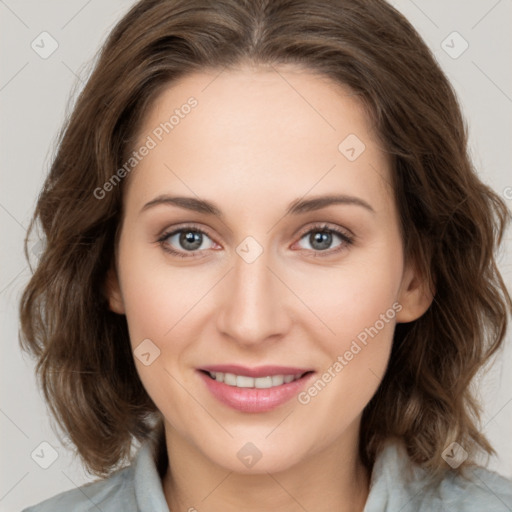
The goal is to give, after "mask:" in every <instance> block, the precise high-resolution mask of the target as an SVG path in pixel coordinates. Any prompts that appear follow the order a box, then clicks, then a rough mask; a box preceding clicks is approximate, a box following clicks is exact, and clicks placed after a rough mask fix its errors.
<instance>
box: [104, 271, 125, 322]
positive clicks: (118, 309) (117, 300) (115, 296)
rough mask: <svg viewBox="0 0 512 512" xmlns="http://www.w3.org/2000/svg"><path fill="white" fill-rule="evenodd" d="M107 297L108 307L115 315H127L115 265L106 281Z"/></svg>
mask: <svg viewBox="0 0 512 512" xmlns="http://www.w3.org/2000/svg"><path fill="white" fill-rule="evenodd" d="M105 295H106V297H107V300H108V305H109V307H110V309H111V311H113V312H114V313H118V314H119V315H124V314H125V309H124V301H123V296H122V294H121V287H120V286H119V278H118V277H117V271H116V268H115V266H114V265H112V266H111V267H110V269H109V270H108V272H107V277H106V279H105Z"/></svg>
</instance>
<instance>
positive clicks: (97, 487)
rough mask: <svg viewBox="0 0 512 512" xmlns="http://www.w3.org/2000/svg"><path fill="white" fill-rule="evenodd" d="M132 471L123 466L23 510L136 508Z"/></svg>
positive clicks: (129, 510)
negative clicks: (110, 473) (97, 479)
mask: <svg viewBox="0 0 512 512" xmlns="http://www.w3.org/2000/svg"><path fill="white" fill-rule="evenodd" d="M132 473H133V469H132V467H127V468H124V469H121V470H119V471H117V472H115V473H114V474H113V475H112V476H110V477H109V478H106V479H103V480H99V481H96V482H92V483H88V484H85V485H82V486H81V487H77V488H76V489H70V490H68V491H64V492H62V493H60V494H57V495H55V496H52V497H51V498H48V499H47V500H45V501H42V502H41V503H38V504H37V505H33V506H31V507H28V508H25V509H23V510H22V512H61V511H62V512H64V511H66V512H69V511H70V510H72V511H73V512H89V511H91V512H92V511H98V510H101V511H102V512H113V511H119V510H123V512H132V511H135V510H136V509H135V508H133V506H134V503H135V490H134V485H133V475H132Z"/></svg>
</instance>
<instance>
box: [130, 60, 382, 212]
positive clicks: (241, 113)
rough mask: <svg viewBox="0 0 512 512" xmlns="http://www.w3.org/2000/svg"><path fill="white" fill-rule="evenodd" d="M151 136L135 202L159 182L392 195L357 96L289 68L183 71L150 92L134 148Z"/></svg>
mask: <svg viewBox="0 0 512 512" xmlns="http://www.w3.org/2000/svg"><path fill="white" fill-rule="evenodd" d="M191 98H192V99H193V100H191ZM191 104H194V106H193V107H190V105H191ZM149 139H151V140H152V141H153V143H154V144H152V145H153V146H154V147H153V148H152V149H151V151H149V152H148V154H147V156H145V157H144V158H143V159H142V160H141V161H140V163H139V164H138V165H137V167H136V172H134V173H133V175H132V176H131V177H130V181H131V184H130V188H132V185H135V184H138V186H137V195H138V196H143V198H141V200H142V199H148V200H149V199H150V198H149V196H150V195H151V194H153V195H154V194H155V193H156V192H168V190H165V191H162V190H157V189H158V188H159V187H162V186H165V184H164V182H167V183H168V185H169V187H170V188H175V187H179V188H180V189H181V191H183V192H185V191H186V192H188V194H189V195H190V192H191V191H192V192H193V193H195V194H196V195H199V196H201V197H209V196H211V195H212V194H213V193H217V194H218V195H220V197H224V196H225V195H226V193H227V191H229V193H230V194H234V193H235V194H237V197H239V198H240V199H241V200H242V198H244V197H245V195H246V194H248V192H251V191H252V192H253V194H252V195H253V196H254V195H257V194H259V193H260V192H261V193H262V194H273V195H275V194H276V193H277V194H279V193H280V191H284V192H286V190H287V189H288V190H289V189H290V187H293V189H294V193H293V196H294V197H297V196H303V195H304V194H307V193H308V191H309V190H311V193H313V194H320V193H325V192H329V191H331V189H332V188H333V187H337V190H338V191H340V192H351V193H359V194H361V195H364V194H366V195H368V193H370V194H373V195H374V196H375V195H378V194H382V192H383V191H384V192H385V193H387V194H389V183H390V178H389V165H388V158H387V155H386V153H385V151H384V150H383V147H382V144H381V143H380V142H379V140H378V136H377V134H376V132H375V131H374V129H373V128H372V119H370V118H369V117H368V115H367V114H366V112H365V110H364V108H363V106H362V103H361V101H360V99H359V97H358V96H357V95H356V94H354V93H353V91H351V90H350V89H349V88H348V87H346V86H342V85H339V84H335V83H334V82H332V81H331V80H329V79H328V78H327V77H325V76H322V75H318V74H314V73H312V72H308V71H305V70H302V69H300V68H296V67H293V66H284V67H283V66H281V67H279V68H265V69H261V68H258V69H255V68H249V67H246V68H240V69H237V70H212V71H205V72H201V73H194V74H190V75H187V76H185V77H183V78H181V79H180V80H179V81H177V82H174V83H172V84H170V85H169V86H168V87H167V88H165V89H164V90H163V91H162V92H161V93H160V94H159V96H158V97H157V98H156V99H155V100H154V102H153V103H152V105H151V107H150V109H149V110H148V112H147V113H146V116H145V119H144V121H143V123H142V125H141V127H140V129H139V131H138V137H137V143H136V144H135V147H139V146H141V145H143V144H144V143H145V142H147V141H148V140H149ZM187 188H188V190H187ZM368 188H370V189H373V192H372V191H370V192H368V190H367V189H368ZM345 189H346V190H345ZM365 189H366V191H365ZM374 200H375V198H374ZM246 204H249V203H246Z"/></svg>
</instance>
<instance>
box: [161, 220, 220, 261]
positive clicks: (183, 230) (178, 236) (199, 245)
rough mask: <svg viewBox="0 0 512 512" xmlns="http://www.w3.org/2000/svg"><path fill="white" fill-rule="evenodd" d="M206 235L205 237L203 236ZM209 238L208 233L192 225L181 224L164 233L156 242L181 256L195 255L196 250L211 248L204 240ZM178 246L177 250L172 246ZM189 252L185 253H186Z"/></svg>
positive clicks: (165, 249)
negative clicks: (177, 227)
mask: <svg viewBox="0 0 512 512" xmlns="http://www.w3.org/2000/svg"><path fill="white" fill-rule="evenodd" d="M205 237H206V238H205ZM206 239H209V240H211V238H210V237H209V236H208V234H207V233H206V232H205V231H203V230H202V229H199V228H197V227H195V226H193V225H190V226H182V227H180V228H179V229H175V230H173V231H171V232H166V233H164V234H163V235H162V236H161V237H160V238H159V239H158V242H159V243H160V245H161V246H162V248H163V250H164V251H166V252H168V253H170V254H173V255H174V256H178V257H181V258H187V257H195V256H196V254H195V253H197V252H200V251H202V250H205V249H211V247H208V244H206V246H205V243H204V242H205V240H206ZM173 246H174V247H178V249H179V250H176V249H174V248H173ZM187 252H188V253H190V254H186V253H187Z"/></svg>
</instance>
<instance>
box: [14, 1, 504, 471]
mask: <svg viewBox="0 0 512 512" xmlns="http://www.w3.org/2000/svg"><path fill="white" fill-rule="evenodd" d="M246 63H249V64H254V65H264V66H266V67H268V66H279V65H280V64H295V65H298V66H301V67H302V68H303V69H305V70H309V71H311V72H314V73H319V74H320V75H322V76H325V77H328V78H330V79H332V80H333V81H334V82H335V83H339V84H343V85H345V86H348V87H349V88H351V90H352V91H353V92H354V94H356V95H357V96H358V97H359V98H360V99H361V100H362V102H363V104H364V106H365V109H366V111H367V114H368V116H369V118H370V119H371V120H372V122H373V123H374V126H375V127H376V129H377V131H378V133H379V136H380V138H381V142H382V144H383V146H384V148H385V149H386V150H387V152H388V153H389V155H390V159H391V161H392V180H393V183H392V185H393V188H394V192H395V197H396V203H397V208H398V210H399V214H400V224H401V225H400V228H401V232H402V237H403V241H404V256H405V258H406V261H414V262H415V264H416V265H417V268H418V269H420V270H421V273H422V275H423V276H426V278H427V279H428V280H429V282H431V283H434V284H435V297H434V301H433V303H432V304H431V306H430V307H429V309H428V310H427V311H426V313H425V314H424V315H423V316H422V317H420V318H419V319H417V320H416V321H414V322H409V323H406V324H398V325H397V326H396V329H395V333H394V340H393V348H392V354H391V359H390V362H389V365H388V368H387V372H386V374H385V376H384V378H383V381H382V383H381V385H380V387H379V389H378V391H377V392H376V394H375V395H374V397H373V398H372V399H371V401H370V402H369V403H368V405H367V407H366V408H365V410H364V413H363V418H362V424H361V434H360V454H361V457H362V460H363V462H364V464H365V465H366V466H367V467H368V468H371V467H372V465H373V462H374V460H375V457H376V454H377V452H378V450H379V448H380V447H381V446H382V443H383V441H385V440H386V439H388V438H390V437H393V436H398V437H400V438H401V439H403V441H404V442H405V445H406V447H407V450H408V453H409V456H410V457H411V459H412V460H413V461H415V462H417V463H419V464H422V465H424V466H425V467H426V468H428V469H429V470H431V473H432V474H440V473H443V472H444V471H445V470H447V469H449V468H448V466H447V464H446V463H445V462H444V461H443V459H442V458H441V453H442V452H443V450H444V449H445V447H446V446H447V445H448V444H449V443H450V442H452V441H457V442H458V443H459V444H461V445H462V446H463V447H464V448H465V449H466V451H468V452H469V453H470V458H469V459H468V460H467V461H466V463H465V464H463V465H462V466H460V468H463V467H464V466H465V465H468V464H469V463H470V461H471V460H472V455H473V454H475V453H477V452H487V454H494V453H495V451H494V450H493V448H492V446H491V445H490V444H489V442H488V441H487V439H486V438H485V436H484V435H483V434H482V433H481V432H480V431H479V428H478V422H479V415H480V414H481V408H480V405H479V402H478V400H477V399H476V397H475V396H474V395H473V394H472V391H471V390H470V383H471V382H472V380H473V377H474V376H475V374H476V373H477V372H478V370H479V369H480V368H482V367H484V366H485V364H486V363H487V362H488V361H489V359H490V358H491V356H493V355H494V354H495V353H496V351H497V350H498V348H499V347H500V346H501V344H502V341H503V339H504V336H505V332H506V328H507V318H508V314H509V313H510V311H511V309H512V303H511V299H510V295H509V293H508V291H507V289H506V287H505V285H504V282H503V280H502V277H501V275H500V273H499V270H498V268H497V265H496V260H495V252H496V250H497V249H498V247H499V245H500V244H501V241H502V238H503V235H504V231H505V229H506V226H507V223H508V222H509V220H510V212H509V211H508V209H507V207H506V205H505V203H504V202H503V200H502V199H501V198H500V197H499V196H498V195H497V194H496V193H495V192H493V190H492V189H491V188H489V187H488V186H486V185H485V184H483V183H482V182H481V181H480V180H479V178H478V177H477V174H476V172H475V169H474V168H473V164H472V163H471V161H470V158H469V156H468V148H467V128H466V124H465V121H464V119H463V117H462V114H461V109H460V106H459V104H458V101H457V98H456V95H455V93H454V91H453V89H452V87H451V85H450V84H449V82H448V80H447V78H446V76H445V75H444V74H443V72H442V71H441V69H440V67H439V65H438V64H437V63H436V61H435V59H434V57H433V55H432V53H431V51H430V50H429V49H428V47H427V46H426V44H425V43H424V42H423V41H422V39H421V38H420V36H419V35H418V33H417V32H416V31H415V29H414V28H413V27H412V26H411V24H410V23H409V22H408V21H407V20H406V19H405V18H404V17H403V16H402V15H401V14H400V13H399V12H398V11H396V10H395V9H394V8H393V7H391V6H390V5H389V4H387V3H386V2H384V1H383V0H314V1H311V0H271V1H269V0H216V1H214V2H212V1H208V0H167V1H163V0H142V1H140V2H138V3H136V4H135V5H134V6H133V7H132V8H131V9H130V10H129V12H128V13H127V14H126V15H125V16H124V17H123V18H122V19H121V21H120V22H119V23H118V24H117V25H116V26H115V28H114V29H113V30H112V32H111V33H110V35H109V36H108V38H107V40H106V42H105V44H104V45H103V46H102V48H101V50H100V52H99V54H98V55H97V59H96V62H95V64H94V69H93V71H92V73H91V74H90V76H89V78H88V81H87V83H86V85H85V87H84V88H83V90H82V91H81V93H80V95H79V97H78V98H77V100H76V103H75V105H74V108H73V111H72V113H71V115H70V116H69V118H68V119H67V120H66V123H65V125H64V126H63V128H62V131H61V132H60V134H59V137H58V145H57V150H56V156H55V157H54V158H53V161H52V165H51V168H50V171H49V175H48V177H47V179H46V181H45V184H44V187H43V189H42V191H41V194H40V196H39V198H38V202H37V206H36V209H35V213H34V216H33V218H32V220H31V224H30V227H29V233H30V232H31V231H32V230H33V229H34V227H35V226H36V225H37V224H38V223H40V225H41V228H42V231H43V233H44V236H45V238H46V247H45V249H44V250H43V252H42V254H41V256H40V259H39V261H38V263H37V266H36V268H35V270H33V275H32V277H31V279H30V282H29V283H28V285H27V286H26V288H25V290H24V292H23V296H22V299H21V303H20V316H21V331H20V344H21V347H22V348H23V349H24V350H26V351H28V352H30V353H31V354H32V355H33V356H34V357H35V358H37V367H36V373H37V376H38V378H39V382H40V385H41V387H42V390H43V391H44V396H45V399H46V401H47V403H48V405H49V407H50V410H51V413H52V415H53V416H54V417H55V419H56V420H57V422H58V426H59V427H61V428H62V430H63V431H64V432H65V433H66V434H67V435H68V436H69V438H70V440H71V441H72V443H73V444H74V445H75V446H76V448H77V450H78V454H79V455H80V457H81V459H82V461H83V463H84V465H85V467H86V469H87V470H88V471H89V472H90V473H92V474H96V475H98V476H100V477H105V476H108V475H109V474H111V473H112V471H113V470H115V469H116V467H117V466H118V465H121V464H122V463H123V462H125V460H126V461H129V460H130V456H131V455H130V454H131V449H132V447H133V442H134V441H135V440H136V441H140V442H142V441H144V440H145V439H147V438H148V437H151V436H152V435H153V433H154V432H155V429H156V428H157V427H155V425H156V423H155V420H158V418H159V416H158V415H159V411H158V410H157V408H156V406H155V404H154V403H153V401H152V400H151V398H150V397H149V396H148V394H147V393H146V391H145V389H144V387H143V385H142V383H141V381H140V379H139V377H138V374H137V371H136V368H135V364H134V361H133V356H132V353H131V349H130V342H129V336H128V330H127V323H126V318H125V317H124V316H123V315H117V314H115V313H113V312H112V311H110V310H109V307H108V302H107V299H106V295H105V280H106V276H107V272H108V270H109V268H110V267H111V266H112V264H113V261H114V257H115V249H116V240H117V235H118V234H119V233H118V231H119V229H118V228H119V226H120V220H121V215H122V205H123V202H122V192H123V189H124V187H125V185H126V181H127V180H126V179H125V180H122V181H121V182H120V183H119V184H118V185H117V186H115V187H113V188H112V190H111V191H110V192H109V193H108V194H106V195H105V197H104V198H103V199H101V200H99V199H98V198H97V197H96V196H95V194H94V191H95V190H96V189H97V188H98V187H102V186H103V185H104V183H105V182H106V181H108V180H109V179H110V178H111V177H112V175H113V174H114V173H115V172H116V170H117V169H119V168H120V167H121V166H122V165H123V162H125V161H126V155H127V154H129V153H130V151H131V150H132V149H133V148H132V145H133V143H134V140H135V139H134V138H135V135H136V132H137V129H138V127H140V125H141V122H142V119H143V116H144V114H145V113H146V112H147V110H148V108H149V107H150V105H151V103H152V102H153V101H154V100H155V98H156V97H157V95H158V94H159V92H160V91H162V89H163V88H164V87H168V86H169V85H171V84H172V83H173V82H174V81H175V80H177V79H178V78H180V77H182V76H184V75H186V74H188V73H192V72H194V71H205V70H222V69H235V68H237V67H238V66H240V65H242V64H246ZM27 240H28V234H27V239H26V241H25V254H26V256H27V258H28V250H27ZM31 268H32V267H31ZM433 289H434V286H433ZM160 421H161V417H160ZM158 428H160V429H161V423H160V424H159V427H158ZM460 468H459V469H460ZM457 471H459V470H457Z"/></svg>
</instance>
